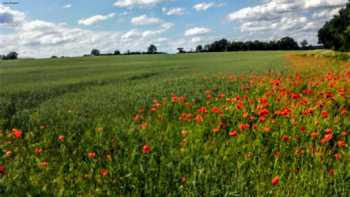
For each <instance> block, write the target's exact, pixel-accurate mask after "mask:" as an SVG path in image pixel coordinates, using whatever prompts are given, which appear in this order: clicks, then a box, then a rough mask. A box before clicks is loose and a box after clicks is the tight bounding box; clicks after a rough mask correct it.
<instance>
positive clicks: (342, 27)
mask: <svg viewBox="0 0 350 197" xmlns="http://www.w3.org/2000/svg"><path fill="white" fill-rule="evenodd" d="M349 26H350V2H349V3H347V4H346V7H345V8H343V9H341V10H340V11H339V14H338V15H335V16H334V17H333V18H332V19H331V20H330V21H328V22H326V24H325V25H324V26H323V27H322V28H321V29H320V30H319V32H318V40H319V43H320V44H323V46H324V47H325V48H328V49H334V50H340V51H346V50H350V33H349V31H348V30H349Z"/></svg>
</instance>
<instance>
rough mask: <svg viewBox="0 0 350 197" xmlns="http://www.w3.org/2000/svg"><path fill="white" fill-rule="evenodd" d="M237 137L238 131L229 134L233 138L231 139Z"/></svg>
mask: <svg viewBox="0 0 350 197" xmlns="http://www.w3.org/2000/svg"><path fill="white" fill-rule="evenodd" d="M237 135H238V132H237V131H236V130H234V131H231V132H230V133H229V136H231V137H237Z"/></svg>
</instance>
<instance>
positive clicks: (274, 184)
mask: <svg viewBox="0 0 350 197" xmlns="http://www.w3.org/2000/svg"><path fill="white" fill-rule="evenodd" d="M279 182H280V177H279V176H275V177H273V178H272V180H271V184H272V186H276V185H278V184H279Z"/></svg>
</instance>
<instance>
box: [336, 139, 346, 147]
mask: <svg viewBox="0 0 350 197" xmlns="http://www.w3.org/2000/svg"><path fill="white" fill-rule="evenodd" d="M337 144H338V147H339V148H344V147H345V146H346V142H345V141H343V140H339V141H338V143H337Z"/></svg>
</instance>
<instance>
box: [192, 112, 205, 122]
mask: <svg viewBox="0 0 350 197" xmlns="http://www.w3.org/2000/svg"><path fill="white" fill-rule="evenodd" d="M194 119H195V121H196V122H197V123H198V124H199V123H201V122H203V120H204V118H203V116H201V115H199V114H198V115H196V117H195V118H194Z"/></svg>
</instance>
